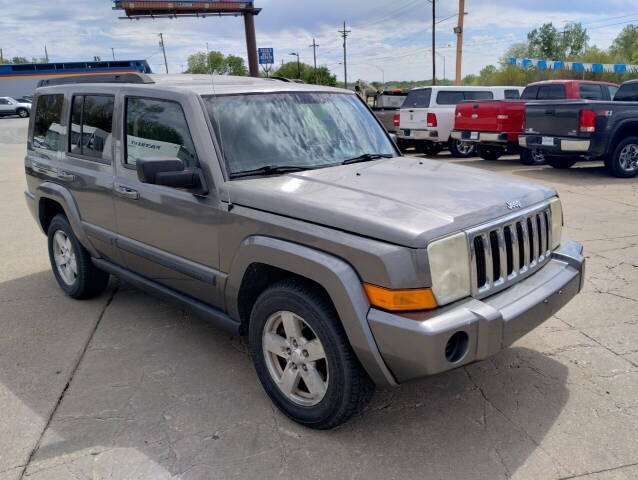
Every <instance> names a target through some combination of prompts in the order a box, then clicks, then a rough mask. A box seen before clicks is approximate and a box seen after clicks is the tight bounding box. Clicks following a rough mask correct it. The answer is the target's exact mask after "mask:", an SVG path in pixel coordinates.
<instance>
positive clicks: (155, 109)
mask: <svg viewBox="0 0 638 480" xmlns="http://www.w3.org/2000/svg"><path fill="white" fill-rule="evenodd" d="M148 157H153V158H179V159H180V160H182V162H184V166H185V167H187V168H189V167H195V166H197V165H198V160H197V153H196V152H195V145H194V144H193V139H192V138H191V134H190V131H189V130H188V124H187V123H186V117H185V116H184V111H183V110H182V107H181V106H180V105H179V104H178V103H175V102H171V101H168V100H151V99H147V98H127V99H126V157H125V161H124V162H125V164H127V165H131V166H132V165H135V164H136V163H137V160H138V159H140V158H148Z"/></svg>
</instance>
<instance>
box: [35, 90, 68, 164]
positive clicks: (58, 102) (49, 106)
mask: <svg viewBox="0 0 638 480" xmlns="http://www.w3.org/2000/svg"><path fill="white" fill-rule="evenodd" d="M63 105H64V95H61V94H60V95H40V96H39V97H38V103H37V105H36V110H35V118H34V119H33V139H32V140H33V141H32V144H33V147H34V148H36V149H41V150H50V151H53V152H57V151H58V147H59V145H60V139H61V138H62V137H63V136H64V134H65V132H64V131H63V130H62V127H61V122H62V107H63Z"/></svg>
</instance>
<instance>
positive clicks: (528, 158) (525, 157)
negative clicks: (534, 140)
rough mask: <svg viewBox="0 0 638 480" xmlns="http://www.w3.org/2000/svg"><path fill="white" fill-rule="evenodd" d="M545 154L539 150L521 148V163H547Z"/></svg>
mask: <svg viewBox="0 0 638 480" xmlns="http://www.w3.org/2000/svg"><path fill="white" fill-rule="evenodd" d="M545 162H546V159H545V155H544V154H543V153H542V152H541V151H539V150H530V149H529V148H522V149H521V163H522V164H523V165H545Z"/></svg>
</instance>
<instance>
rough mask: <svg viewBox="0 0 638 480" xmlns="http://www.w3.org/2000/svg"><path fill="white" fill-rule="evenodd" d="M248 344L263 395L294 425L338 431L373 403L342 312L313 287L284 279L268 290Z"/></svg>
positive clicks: (255, 311) (256, 311) (252, 318)
mask: <svg viewBox="0 0 638 480" xmlns="http://www.w3.org/2000/svg"><path fill="white" fill-rule="evenodd" d="M249 343H250V354H251V357H252V360H253V364H254V365H255V370H256V371H257V376H258V377H259V380H260V382H261V384H262V386H263V387H264V390H266V393H267V394H268V396H269V397H270V399H271V400H272V401H273V403H274V404H275V405H276V406H277V407H278V408H279V409H280V410H281V411H282V412H283V413H284V414H286V415H287V416H288V417H290V418H291V419H293V420H294V421H295V422H298V423H300V424H302V425H305V426H307V427H311V428H316V429H329V428H333V427H336V426H337V425H340V424H342V423H344V422H346V421H347V420H348V419H350V418H351V417H352V416H354V415H357V414H358V413H360V412H361V411H362V410H363V409H364V408H365V406H366V405H367V404H368V403H369V401H370V399H371V398H372V394H373V393H374V384H373V383H372V381H371V380H370V377H369V376H368V375H367V373H366V372H365V371H364V369H363V367H362V366H361V364H360V363H359V361H358V359H357V358H356V356H355V354H354V352H353V351H352V347H351V346H350V344H349V343H348V340H347V337H346V334H345V332H344V330H343V327H342V326H341V323H340V321H339V318H338V315H337V312H336V311H335V309H334V307H333V306H332V304H331V303H330V301H329V300H328V299H327V298H326V296H325V295H324V294H323V293H322V292H319V291H317V288H316V287H313V286H312V285H311V284H307V283H305V282H303V281H297V280H284V281H282V282H279V283H277V284H275V285H273V286H271V287H270V288H268V289H267V290H265V291H264V292H263V293H262V294H261V295H260V296H259V298H258V299H257V301H256V302H255V305H254V307H253V310H252V313H251V316H250V328H249Z"/></svg>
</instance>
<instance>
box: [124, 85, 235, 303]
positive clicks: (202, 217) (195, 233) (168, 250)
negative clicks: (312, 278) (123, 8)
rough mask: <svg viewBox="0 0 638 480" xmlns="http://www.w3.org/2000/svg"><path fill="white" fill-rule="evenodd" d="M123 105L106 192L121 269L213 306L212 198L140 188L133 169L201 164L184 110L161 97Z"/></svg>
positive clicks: (217, 281) (216, 298) (217, 283)
mask: <svg viewBox="0 0 638 480" xmlns="http://www.w3.org/2000/svg"><path fill="white" fill-rule="evenodd" d="M123 102H124V105H123V107H124V108H123V113H122V115H123V118H124V122H123V126H122V128H121V131H122V132H123V139H122V147H123V148H122V149H121V150H122V151H121V161H120V162H118V165H117V173H116V178H115V190H114V193H115V215H116V222H117V229H118V240H117V244H118V246H119V248H120V251H121V255H122V257H123V259H124V266H125V267H127V268H128V269H130V270H132V271H134V272H136V273H139V274H141V275H143V276H144V277H146V278H149V279H151V280H154V281H156V282H158V283H161V284H163V285H165V286H167V287H170V288H172V289H174V290H178V291H180V292H182V293H185V294H187V295H189V296H192V297H194V298H197V299H200V300H203V301H205V302H206V303H209V304H212V305H215V306H221V305H222V295H221V288H222V287H223V280H224V277H223V276H222V274H221V273H220V272H219V271H218V270H217V269H218V267H219V251H218V239H217V233H218V229H217V224H218V223H219V221H220V214H221V212H220V210H219V204H218V203H219V202H218V201H217V199H216V197H215V194H214V193H211V194H209V195H206V196H197V195H194V194H193V193H192V192H190V191H188V190H185V189H178V188H172V187H167V186H161V185H151V184H146V183H141V182H140V181H139V179H138V176H137V171H136V167H135V165H136V162H137V160H138V159H140V158H154V159H158V158H172V159H175V158H178V159H180V160H181V161H182V162H183V163H184V166H185V167H186V168H190V167H199V166H201V165H200V157H201V156H202V155H201V153H200V154H199V155H198V152H197V148H196V147H195V142H194V140H193V137H192V135H191V130H192V129H190V128H189V123H188V121H187V119H186V115H185V113H184V111H185V110H184V107H183V105H182V104H180V103H179V102H177V101H173V100H169V99H162V98H142V97H135V96H127V97H125V98H124V99H123ZM187 108H188V106H187ZM211 190H213V189H211Z"/></svg>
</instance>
